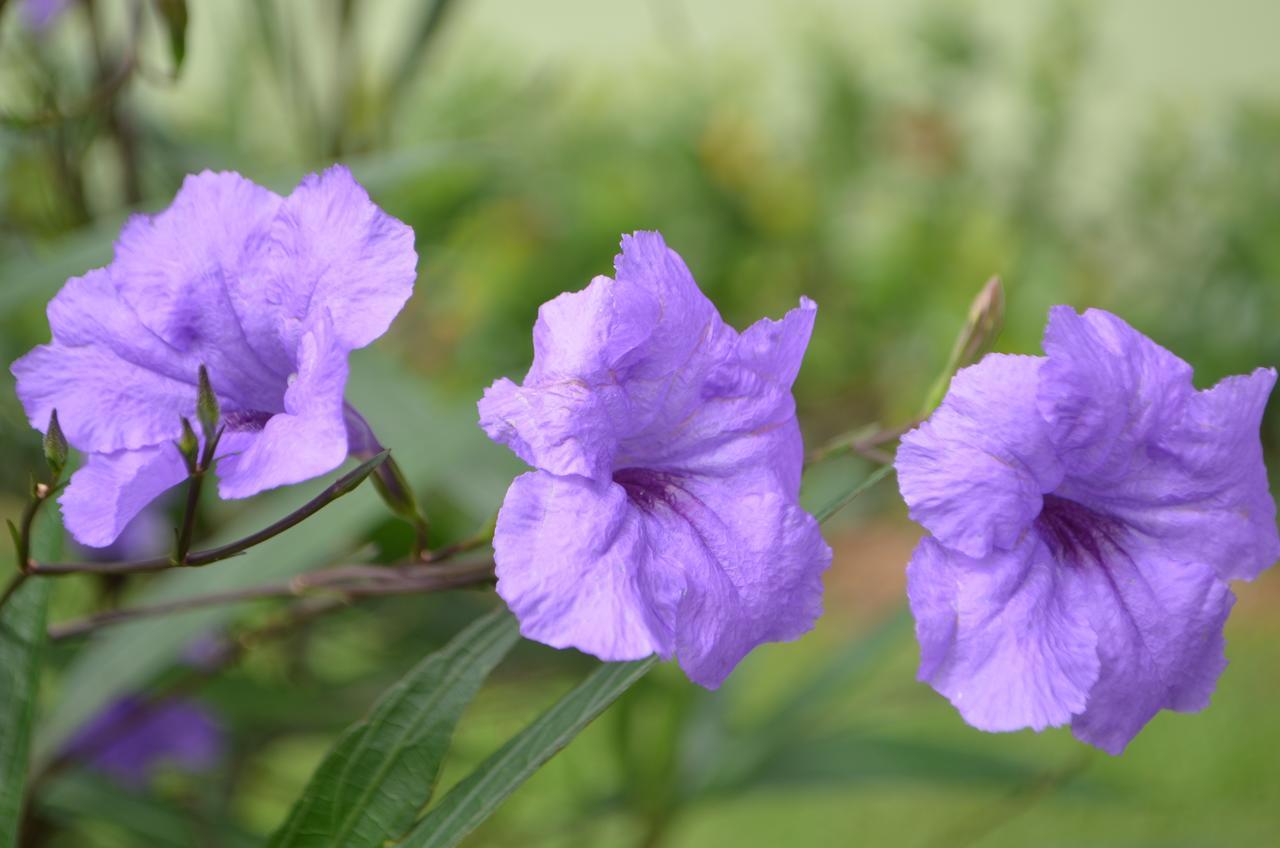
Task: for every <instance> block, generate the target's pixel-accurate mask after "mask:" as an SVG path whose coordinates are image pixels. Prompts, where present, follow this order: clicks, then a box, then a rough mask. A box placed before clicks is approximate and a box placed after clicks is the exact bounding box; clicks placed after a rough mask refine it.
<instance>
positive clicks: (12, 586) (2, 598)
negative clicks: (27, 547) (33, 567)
mask: <svg viewBox="0 0 1280 848" xmlns="http://www.w3.org/2000/svg"><path fill="white" fill-rule="evenodd" d="M29 576H30V575H29V574H27V572H25V571H19V572H18V573H17V574H15V575H14V576H13V579H12V580H10V581H9V585H8V586H6V587H5V589H4V594H3V595H0V609H4V605H5V604H7V603H9V599H10V598H12V597H13V593H14V592H17V591H18V590H19V589H21V588H22V584H23V583H26V582H27V578H28V577H29Z"/></svg>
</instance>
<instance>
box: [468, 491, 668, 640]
mask: <svg viewBox="0 0 1280 848" xmlns="http://www.w3.org/2000/svg"><path fill="white" fill-rule="evenodd" d="M651 541H652V540H650V539H648V538H646V536H645V528H644V527H643V526H642V524H641V521H640V515H639V513H638V512H637V511H636V510H635V509H634V508H633V507H632V505H631V504H630V503H629V502H628V500H627V497H626V493H625V492H624V491H623V489H622V487H621V486H618V485H616V484H614V483H612V482H608V483H596V482H594V481H591V480H587V479H584V478H582V477H557V476H555V475H553V474H548V473H546V472H544V471H534V472H530V473H528V474H522V475H521V476H519V477H517V478H516V479H515V481H514V482H512V484H511V488H510V489H508V490H507V497H506V500H504V501H503V504H502V510H501V511H500V512H499V513H498V524H497V528H496V530H495V532H494V537H493V550H494V562H495V563H496V568H497V575H498V587H497V589H498V594H499V595H501V596H502V598H503V600H505V601H506V602H507V605H508V606H510V607H511V611H512V612H513V613H515V615H516V617H517V618H518V619H519V620H520V632H521V633H523V634H524V635H525V636H526V637H527V638H529V639H534V640H536V641H538V642H542V643H543V644H546V645H551V646H552V647H554V648H577V649H578V650H580V651H585V652H586V653H589V654H592V655H594V656H597V657H599V658H600V659H603V660H607V661H616V660H633V659H640V658H642V657H647V656H649V655H651V654H655V653H656V654H661V655H663V656H670V654H671V650H672V639H671V636H670V634H669V633H664V628H663V627H662V625H661V624H660V623H659V618H658V611H657V610H656V609H655V608H654V607H653V606H652V605H651V601H650V599H651V597H654V596H658V597H661V596H663V595H669V594H671V591H672V590H670V589H667V590H665V591H664V590H663V589H662V588H661V587H660V586H658V585H656V584H654V583H653V581H654V580H655V579H656V580H659V581H662V580H668V581H669V580H670V579H671V575H667V574H662V573H658V574H654V573H651V572H650V571H649V569H650V560H649V557H648V555H647V549H648V545H649V544H650V543H651Z"/></svg>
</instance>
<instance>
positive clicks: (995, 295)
mask: <svg viewBox="0 0 1280 848" xmlns="http://www.w3.org/2000/svg"><path fill="white" fill-rule="evenodd" d="M1002 326H1004V287H1003V286H1002V285H1001V284H1000V278H999V277H992V278H991V279H990V280H988V281H987V284H986V285H985V286H983V287H982V291H980V292H978V296H977V297H975V298H974V299H973V303H971V304H970V305H969V320H968V322H967V323H966V324H965V328H964V332H962V333H961V334H960V337H959V338H958V339H956V348H955V351H954V352H953V353H952V357H953V362H954V368H955V369H960V368H964V367H966V366H969V365H972V364H973V363H975V362H977V361H978V360H979V359H980V358H981V357H982V356H983V354H985V353H986V352H987V351H989V350H991V348H992V347H993V346H994V345H995V341H996V337H997V336H999V335H1000V328H1001V327H1002Z"/></svg>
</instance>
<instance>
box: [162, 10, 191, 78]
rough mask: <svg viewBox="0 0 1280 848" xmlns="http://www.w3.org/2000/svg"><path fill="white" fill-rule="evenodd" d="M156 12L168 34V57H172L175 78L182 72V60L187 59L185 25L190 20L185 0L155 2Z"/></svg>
mask: <svg viewBox="0 0 1280 848" xmlns="http://www.w3.org/2000/svg"><path fill="white" fill-rule="evenodd" d="M156 11H158V12H159V13H160V19H161V20H162V21H164V27H165V29H166V30H167V31H168V33H169V55H170V56H172V57H173V75H174V76H175V77H176V76H177V75H178V73H179V72H180V71H181V70H182V61H183V59H185V58H186V57H187V23H188V21H189V20H190V15H189V13H188V11H187V0H156Z"/></svg>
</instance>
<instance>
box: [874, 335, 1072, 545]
mask: <svg viewBox="0 0 1280 848" xmlns="http://www.w3.org/2000/svg"><path fill="white" fill-rule="evenodd" d="M1043 362H1044V360H1042V359H1040V358H1039V357H1031V356H1007V355H1003V354H991V355H988V356H986V357H984V358H983V360H982V361H981V362H979V363H978V364H977V365H973V366H970V367H969V368H965V369H963V370H962V371H960V372H959V373H957V374H956V376H955V378H954V379H953V380H952V381H951V387H950V388H949V389H948V391H947V395H946V397H945V398H944V399H943V401H942V405H941V406H939V407H938V409H937V410H936V411H935V412H934V413H933V415H932V416H930V418H929V420H928V421H926V422H925V423H923V424H921V425H920V426H919V427H917V428H916V429H915V430H912V431H911V432H910V433H908V434H907V435H906V436H904V437H903V439H902V446H901V447H900V448H898V456H897V460H896V462H895V467H896V468H897V472H898V487H899V489H900V490H901V492H902V497H903V499H904V500H905V501H906V502H907V506H908V508H909V512H910V515H911V518H912V519H914V520H915V521H918V522H919V523H920V524H923V525H924V526H925V527H926V528H927V529H928V530H929V532H931V533H932V534H933V535H934V536H936V537H937V539H938V541H940V542H942V543H943V544H944V545H946V546H947V547H949V548H953V549H955V550H957V551H959V552H961V553H964V554H967V555H968V556H972V557H982V556H985V555H986V554H988V553H989V552H991V551H992V550H993V549H1001V550H1009V549H1011V548H1012V547H1013V546H1014V545H1015V544H1016V543H1017V541H1018V539H1019V538H1020V537H1021V536H1022V534H1023V532H1024V531H1025V530H1026V528H1027V527H1028V526H1029V525H1030V523H1031V522H1032V520H1033V519H1035V517H1036V516H1037V515H1039V513H1040V507H1041V496H1042V494H1043V493H1045V492H1048V491H1051V490H1052V489H1053V488H1054V487H1055V486H1056V485H1057V484H1058V483H1059V482H1060V481H1061V479H1062V465H1061V463H1059V461H1058V458H1057V457H1056V455H1055V454H1054V452H1053V449H1052V446H1051V445H1050V443H1049V440H1048V434H1047V432H1046V429H1045V427H1044V424H1043V421H1042V420H1041V418H1040V415H1039V413H1038V412H1037V410H1036V392H1037V388H1038V386H1039V384H1040V381H1041V373H1042V366H1043Z"/></svg>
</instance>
